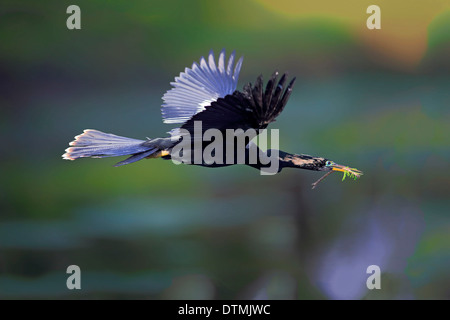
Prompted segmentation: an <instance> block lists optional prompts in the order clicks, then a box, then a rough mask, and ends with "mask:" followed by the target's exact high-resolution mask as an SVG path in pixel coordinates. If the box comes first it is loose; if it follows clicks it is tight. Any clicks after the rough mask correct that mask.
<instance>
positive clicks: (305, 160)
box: [246, 149, 325, 172]
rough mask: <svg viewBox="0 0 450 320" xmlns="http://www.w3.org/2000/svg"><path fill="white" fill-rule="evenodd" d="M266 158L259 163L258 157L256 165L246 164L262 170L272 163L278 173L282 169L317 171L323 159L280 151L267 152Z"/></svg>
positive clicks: (271, 165)
mask: <svg viewBox="0 0 450 320" xmlns="http://www.w3.org/2000/svg"><path fill="white" fill-rule="evenodd" d="M265 154H266V156H267V158H266V159H265V161H264V162H263V161H261V158H260V157H258V162H257V163H250V162H246V164H247V165H249V166H251V167H253V168H256V169H263V168H267V167H273V163H272V161H275V162H277V163H276V165H277V172H280V171H281V170H282V169H283V168H298V169H307V170H316V171H317V170H319V168H320V167H322V165H321V164H322V163H323V161H325V159H324V158H321V157H312V156H309V155H305V154H300V155H299V154H292V153H287V152H284V151H281V150H273V149H271V150H267V152H266V153H265ZM267 159H270V161H271V162H270V163H269V164H268V163H267Z"/></svg>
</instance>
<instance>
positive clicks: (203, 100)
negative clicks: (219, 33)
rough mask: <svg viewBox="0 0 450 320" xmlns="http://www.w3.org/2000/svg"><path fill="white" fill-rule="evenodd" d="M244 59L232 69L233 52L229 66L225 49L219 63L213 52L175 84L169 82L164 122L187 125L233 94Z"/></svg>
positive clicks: (179, 77)
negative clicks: (215, 102)
mask: <svg viewBox="0 0 450 320" xmlns="http://www.w3.org/2000/svg"><path fill="white" fill-rule="evenodd" d="M242 59H243V58H242V57H241V58H240V59H239V61H238V62H237V63H236V66H235V67H234V70H233V65H234V60H235V52H234V51H233V53H232V54H231V55H230V57H229V59H228V65H226V61H225V49H224V50H222V51H221V52H220V55H219V60H218V63H217V64H216V62H215V59H214V53H213V52H212V50H211V51H210V52H209V55H208V60H206V59H205V58H203V57H202V58H201V59H200V64H197V63H196V62H194V63H193V64H192V67H191V68H190V69H189V68H186V69H185V70H184V72H182V73H180V75H179V76H178V77H176V78H175V82H171V83H170V84H171V85H172V86H173V88H172V89H170V90H169V91H167V92H166V93H165V94H164V96H163V97H162V99H163V100H164V103H163V105H162V109H161V112H162V118H163V121H164V123H184V122H186V121H187V120H189V119H190V118H191V117H192V116H193V115H195V114H197V113H199V112H200V111H203V110H205V107H207V106H209V105H210V104H211V103H212V102H214V101H216V100H217V99H219V98H223V97H225V96H226V95H228V94H232V93H233V92H234V91H235V90H236V85H237V82H238V78H239V71H240V70H241V66H242Z"/></svg>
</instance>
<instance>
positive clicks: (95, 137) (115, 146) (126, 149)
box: [62, 129, 158, 166]
mask: <svg viewBox="0 0 450 320" xmlns="http://www.w3.org/2000/svg"><path fill="white" fill-rule="evenodd" d="M144 142H146V141H144V140H137V139H131V138H126V137H121V136H116V135H114V134H111V133H104V132H101V131H98V130H93V129H86V130H84V132H83V133H82V134H80V135H78V136H76V137H75V140H74V141H72V142H70V143H69V145H70V147H69V148H67V149H66V152H65V153H64V154H63V155H62V157H63V159H66V160H75V159H78V158H85V157H90V158H105V157H117V156H126V155H131V157H130V158H128V159H126V160H124V161H121V162H119V163H118V164H117V165H116V166H119V165H124V164H128V163H132V162H135V161H138V160H141V159H143V158H145V157H147V156H149V155H151V154H152V153H154V152H156V151H158V149H157V148H155V147H150V146H145V145H143V143H144Z"/></svg>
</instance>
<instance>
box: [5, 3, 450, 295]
mask: <svg viewBox="0 0 450 320" xmlns="http://www.w3.org/2000/svg"><path fill="white" fill-rule="evenodd" d="M71 4H76V5H78V6H79V7H80V8H81V26H82V29H81V30H68V29H67V28H66V19H67V18H68V16H69V15H68V14H66V8H67V7H68V6H69V5H71ZM370 4H374V3H372V2H369V1H348V2H346V3H345V4H340V3H335V2H334V1H331V0H330V1H329V0H326V1H320V3H318V4H311V3H310V2H307V1H293V0H282V1H269V0H261V1H257V0H254V1H237V0H229V1H173V0H169V1H94V0H90V1H86V0H82V1H81V0H77V1H74V2H73V1H71V2H68V1H45V2H42V1H40V2H37V1H12V0H9V1H2V5H1V6H0V14H1V15H0V16H1V19H0V39H1V45H0V46H1V50H0V81H1V85H0V134H1V141H2V148H1V149H0V161H1V169H0V170H1V171H0V172H1V173H0V174H1V176H0V177H1V180H0V181H1V183H0V209H1V215H0V298H1V299H16V298H43V299H52V298H64V299H78V298H89V299H90V298H96V299H106V298H107V299H128V298H138V299H241V298H246V299H436V298H437V299H449V298H450V275H449V272H450V271H449V270H450V268H449V267H450V220H449V213H450V212H449V211H450V210H449V209H450V203H449V196H448V195H449V181H450V179H449V178H450V175H449V172H450V166H449V158H450V148H449V147H450V139H449V137H450V132H449V131H450V130H449V120H450V118H449V106H450V90H449V89H450V77H449V76H450V61H449V56H450V5H449V1H440V0H435V1H429V2H414V3H410V2H408V1H399V0H397V1H385V0H380V1H378V3H377V4H378V5H379V6H380V7H381V12H382V20H381V21H382V22H381V23H382V29H381V30H368V29H367V28H366V24H365V21H366V19H367V17H368V16H369V15H368V14H366V8H367V7H368V6H369V5H370ZM222 48H226V49H227V51H228V53H229V52H231V51H232V50H236V52H237V55H239V56H240V55H243V56H244V65H243V68H242V71H241V75H240V80H239V85H238V88H239V89H240V88H242V86H243V85H244V84H245V83H247V82H252V81H254V80H255V79H256V77H257V76H258V75H259V74H263V75H264V76H265V78H267V77H268V76H270V74H271V73H272V72H273V71H274V70H279V71H280V72H284V71H288V72H289V73H290V75H293V76H294V75H295V76H296V77H297V83H296V86H295V88H294V92H293V94H292V96H291V99H290V101H289V104H288V105H287V107H286V109H285V111H284V112H283V113H282V114H281V116H280V117H279V118H278V119H277V122H275V123H274V124H273V125H272V126H271V128H278V129H280V140H281V141H280V148H281V149H282V150H285V151H288V152H292V153H306V154H312V155H318V156H324V157H327V158H329V159H333V160H334V161H336V162H338V163H343V164H348V165H350V166H352V167H356V168H358V169H361V170H363V171H364V176H363V177H362V178H361V179H360V180H358V181H352V180H345V181H344V182H341V181H340V180H341V176H340V175H332V176H331V177H330V178H328V179H327V180H325V181H324V182H323V183H322V184H321V185H320V186H319V187H318V188H317V189H315V190H311V188H310V184H311V183H312V182H314V181H315V180H316V179H317V178H319V177H320V175H321V174H320V173H317V172H310V171H305V170H292V169H291V170H289V169H287V170H284V171H283V172H282V173H281V174H279V175H276V176H261V175H259V172H258V171H256V170H254V169H252V168H249V167H244V166H232V167H227V168H221V169H207V168H201V167H195V166H181V165H178V166H177V165H174V164H173V163H172V162H171V161H162V160H152V161H150V160H145V161H140V162H138V163H136V164H132V165H129V166H124V167H120V168H114V167H113V164H114V163H116V162H117V161H118V160H120V159H81V160H78V161H75V162H70V161H63V160H62V159H61V154H62V153H63V152H64V149H65V148H66V147H67V146H68V142H69V141H71V140H72V139H73V136H75V135H77V134H79V133H80V132H82V130H83V129H86V128H92V129H98V130H102V131H105V132H112V133H115V134H118V135H123V136H128V137H133V138H139V139H141V138H144V137H147V136H148V137H158V136H164V134H165V132H167V131H169V130H170V129H171V128H172V126H169V125H164V124H163V123H162V121H161V116H160V106H161V103H162V100H161V96H162V95H163V94H164V92H165V91H166V90H168V89H170V84H169V83H170V82H171V81H173V79H174V77H175V76H177V75H178V74H179V72H181V71H183V70H184V68H185V67H188V66H190V65H191V64H192V62H193V61H198V60H199V58H200V57H201V56H202V55H207V54H208V52H209V50H210V49H213V50H215V51H216V52H218V51H219V50H221V49H222ZM73 264H75V265H78V266H79V267H80V268H81V286H82V289H81V290H73V291H71V290H68V289H67V288H66V279H67V277H68V275H67V274H66V268H67V267H68V266H69V265H73ZM373 264H376V265H379V266H380V268H381V271H382V278H381V281H382V289H381V290H372V291H370V290H368V289H367V288H366V279H367V277H368V276H369V275H368V274H366V268H367V267H368V266H369V265H373Z"/></svg>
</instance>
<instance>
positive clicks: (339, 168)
mask: <svg viewBox="0 0 450 320" xmlns="http://www.w3.org/2000/svg"><path fill="white" fill-rule="evenodd" d="M319 170H320V171H331V172H343V173H344V176H343V177H342V180H344V179H345V178H346V177H350V178H353V179H357V178H359V177H360V176H361V175H362V174H363V172H362V171H360V170H358V169H356V168H350V167H347V166H343V165H340V164H337V163H335V162H333V161H331V160H328V159H324V160H323V161H322V162H321V163H320V167H319Z"/></svg>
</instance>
